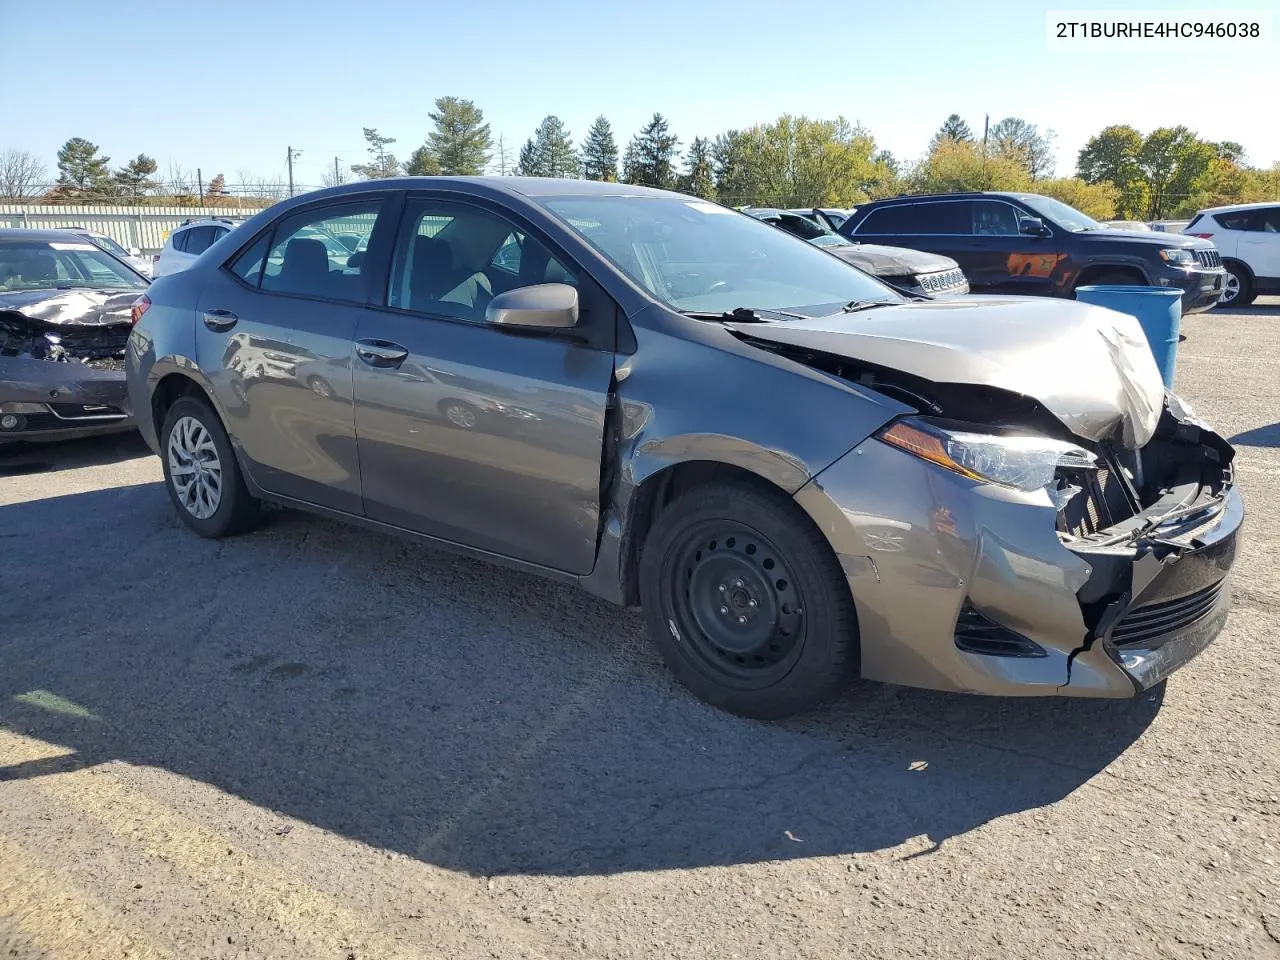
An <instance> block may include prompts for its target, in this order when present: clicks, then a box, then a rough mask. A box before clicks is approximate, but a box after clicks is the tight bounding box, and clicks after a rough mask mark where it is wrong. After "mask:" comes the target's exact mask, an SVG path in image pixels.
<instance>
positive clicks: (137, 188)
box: [59, 153, 157, 197]
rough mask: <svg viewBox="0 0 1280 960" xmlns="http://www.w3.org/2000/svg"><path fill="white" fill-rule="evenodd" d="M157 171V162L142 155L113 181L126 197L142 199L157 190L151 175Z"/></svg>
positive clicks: (131, 162)
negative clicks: (144, 195) (149, 191)
mask: <svg viewBox="0 0 1280 960" xmlns="http://www.w3.org/2000/svg"><path fill="white" fill-rule="evenodd" d="M59 166H61V164H59ZM156 170H157V166H156V162H155V160H153V159H152V158H151V157H148V156H147V155H146V154H145V153H140V154H138V155H137V156H136V157H134V158H133V159H132V160H130V161H129V162H128V163H127V164H125V165H124V166H123V167H121V168H120V169H119V170H117V171H116V172H115V176H114V178H113V179H114V180H115V182H116V186H117V187H118V188H119V189H120V192H121V193H122V194H124V196H126V197H141V196H142V195H143V194H145V193H146V192H147V191H148V190H154V189H155V186H156V182H155V181H154V180H153V179H151V175H152V174H154V173H155V172H156Z"/></svg>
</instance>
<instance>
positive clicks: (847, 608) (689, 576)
mask: <svg viewBox="0 0 1280 960" xmlns="http://www.w3.org/2000/svg"><path fill="white" fill-rule="evenodd" d="M640 592H641V602H642V605H643V607H644V612H645V617H646V620H647V621H648V625H649V633H650V636H651V637H652V639H653V641H654V643H655V644H656V645H657V646H658V648H659V650H660V651H661V652H662V655H663V658H664V659H665V660H666V662H667V665H668V666H669V667H670V668H671V671H672V673H674V674H675V675H676V677H677V679H679V680H680V681H681V682H682V683H684V684H685V686H687V687H689V688H690V689H691V690H692V691H693V692H694V693H695V694H696V695H697V696H699V697H700V698H702V699H703V700H706V701H707V702H708V703H711V704H713V705H715V706H718V707H721V708H723V709H725V710H728V711H730V712H733V713H737V714H741V715H743V716H750V717H757V718H760V719H774V718H778V717H784V716H788V715H790V714H793V713H798V712H800V711H803V710H806V709H808V708H810V707H812V706H814V705H815V704H817V703H819V702H820V701H822V700H823V699H825V698H826V697H827V696H828V695H829V694H830V693H831V692H832V691H833V690H834V689H836V688H837V687H838V686H839V685H840V684H841V683H842V682H843V681H845V680H846V679H847V678H848V677H849V676H850V675H851V674H852V673H853V672H855V670H856V664H857V644H858V637H857V625H856V618H855V616H854V611H853V602H852V597H851V596H850V594H849V588H848V585H847V583H846V582H845V579H844V575H843V571H842V570H841V568H840V565H839V563H838V562H837V560H836V557H835V554H834V553H833V552H832V550H831V547H830V545H829V544H828V543H827V541H826V539H825V538H824V537H823V536H822V534H821V533H820V532H819V531H818V529H817V528H816V527H815V526H814V525H813V523H812V521H810V519H809V517H808V516H807V515H806V514H805V513H804V511H803V510H801V509H800V508H799V507H797V506H796V504H795V503H794V502H793V501H792V499H791V498H790V497H788V496H787V495H786V494H784V493H782V491H780V490H775V489H773V488H770V487H767V486H765V485H763V484H756V483H751V482H717V483H710V484H706V485H704V486H700V487H697V488H695V489H693V490H691V491H689V492H688V493H686V494H684V495H682V496H680V497H679V498H677V499H676V500H675V501H673V502H672V503H671V504H669V505H668V506H667V507H666V508H665V509H664V510H663V512H662V513H661V514H660V515H659V517H658V519H657V521H656V522H655V523H654V525H653V528H652V529H651V530H650V532H649V535H648V537H647V538H646V540H645V544H644V549H643V551H642V553H641V559H640Z"/></svg>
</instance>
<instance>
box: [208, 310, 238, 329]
mask: <svg viewBox="0 0 1280 960" xmlns="http://www.w3.org/2000/svg"><path fill="white" fill-rule="evenodd" d="M239 319H240V318H239V317H237V316H236V315H235V314H234V313H232V312H231V311H230V310H206V311H205V312H204V325H205V326H206V327H208V328H209V329H210V330H214V331H217V332H221V331H223V330H230V329H231V328H232V327H234V326H235V325H236V321H237V320H239Z"/></svg>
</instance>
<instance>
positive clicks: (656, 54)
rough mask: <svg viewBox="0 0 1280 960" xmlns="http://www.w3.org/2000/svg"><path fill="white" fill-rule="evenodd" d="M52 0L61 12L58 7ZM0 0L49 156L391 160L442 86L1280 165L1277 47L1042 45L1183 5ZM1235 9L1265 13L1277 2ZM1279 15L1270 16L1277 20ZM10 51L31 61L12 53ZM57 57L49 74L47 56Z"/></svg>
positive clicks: (699, 122)
mask: <svg viewBox="0 0 1280 960" xmlns="http://www.w3.org/2000/svg"><path fill="white" fill-rule="evenodd" d="M55 6H56V15H55V13H54V10H55ZM55 6H50V5H49V4H47V3H43V4H41V3H36V2H34V0H0V43H2V44H3V48H4V51H5V55H4V57H3V58H2V60H0V91H4V98H3V109H2V110H0V116H2V117H3V122H2V123H0V149H4V148H6V147H17V148H21V149H27V150H32V151H35V152H36V153H38V154H39V155H40V156H41V157H42V158H44V159H45V161H46V162H47V163H48V164H49V167H50V169H51V170H52V169H53V165H54V154H55V152H56V150H57V148H58V146H59V145H60V144H61V143H62V142H63V141H65V140H66V139H67V138H68V137H72V136H82V137H86V138H88V139H89V140H92V141H93V142H94V143H97V144H98V145H99V146H100V147H101V148H102V151H103V152H104V153H106V154H108V155H110V156H111V158H112V161H113V163H123V162H124V161H125V160H126V159H128V158H129V157H132V156H134V155H136V154H137V153H139V152H146V153H148V154H150V155H152V156H154V157H155V158H156V159H157V160H158V161H159V163H160V168H161V172H162V173H163V172H164V171H165V170H166V169H167V167H168V165H169V163H170V162H176V163H178V164H181V165H182V166H183V167H185V168H188V169H194V168H195V167H200V168H201V169H202V171H203V173H204V176H205V179H206V180H207V179H208V178H209V177H211V176H213V175H214V174H215V173H222V174H224V175H225V177H226V179H227V181H228V182H235V181H237V180H238V179H239V177H238V173H239V172H240V171H252V172H253V173H254V174H255V175H257V176H261V177H277V176H282V174H283V170H284V158H285V149H286V146H288V145H292V146H294V147H295V148H298V149H301V150H302V151H303V154H302V156H301V158H300V159H299V160H298V161H297V166H296V168H295V176H296V178H297V179H298V181H299V182H300V183H304V184H309V185H311V184H318V183H319V181H320V174H321V170H322V169H323V168H324V167H325V166H326V165H328V166H329V167H332V164H333V158H334V156H338V157H341V158H342V161H343V166H344V167H345V166H346V165H347V164H349V163H352V162H358V161H361V160H363V159H364V142H363V140H362V138H361V133H360V131H361V127H364V126H370V127H377V128H378V129H379V130H380V131H381V132H382V133H383V134H385V135H387V136H393V137H396V138H397V141H398V142H397V143H396V144H395V146H393V147H392V148H391V149H392V150H393V151H395V152H396V154H397V155H398V156H399V157H400V158H401V159H404V158H405V157H407V156H408V154H409V153H410V151H411V150H412V149H413V148H414V147H415V146H417V145H418V144H420V143H421V142H422V141H423V139H424V138H425V135H426V133H427V130H428V127H429V123H430V122H429V120H428V119H427V111H428V110H429V109H430V108H431V104H432V101H433V99H434V98H435V97H437V96H440V95H444V94H453V95H457V96H461V97H466V98H470V99H472V100H474V101H476V103H477V104H478V105H479V106H480V107H481V108H482V109H483V110H484V112H485V116H486V118H487V119H488V120H489V122H490V124H491V127H492V131H493V135H494V139H495V141H496V140H497V137H498V135H499V134H502V135H503V136H504V137H505V140H506V143H507V146H508V148H509V149H510V150H511V152H512V155H513V156H514V153H515V151H516V150H517V149H518V147H519V145H520V144H521V143H523V142H524V140H525V139H526V138H527V137H528V136H529V135H530V134H531V133H532V131H533V128H534V127H535V126H536V125H537V123H538V121H539V120H540V119H541V118H542V117H543V116H544V115H546V114H548V113H554V114H557V115H558V116H560V117H561V118H562V119H563V120H564V121H565V122H566V124H567V125H568V127H569V129H570V131H571V132H572V133H573V135H574V137H575V139H578V140H580V139H581V136H582V134H583V133H585V132H586V128H587V125H588V124H589V123H590V121H591V120H592V118H594V117H595V116H596V115H597V114H601V113H603V114H604V115H605V116H607V117H608V118H609V119H610V120H611V121H612V123H613V125H614V130H615V134H616V135H617V137H618V140H619V145H620V146H622V145H624V144H625V142H626V140H627V139H628V138H629V137H630V136H631V134H632V133H634V132H635V130H636V129H638V128H639V127H640V125H641V124H642V123H643V122H644V121H646V120H647V119H648V118H649V117H650V116H651V115H652V114H653V112H654V111H655V110H656V111H661V112H662V113H663V114H665V115H666V116H667V117H668V119H669V120H670V121H671V125H672V129H673V130H674V132H675V133H676V134H677V135H678V136H679V137H680V140H681V143H682V145H683V144H687V143H688V142H689V140H691V139H692V138H693V137H694V136H695V135H704V136H712V135H714V134H716V133H718V132H720V131H722V130H725V129H727V128H730V127H740V126H744V125H749V124H752V123H756V122H763V121H768V120H770V119H772V118H774V117H776V116H777V115H778V114H780V113H783V112H790V113H794V114H807V115H809V116H812V117H824V118H826V117H835V116H836V115H840V114H843V115H844V116H845V117H847V118H848V119H850V120H852V121H857V122H861V123H862V124H864V125H865V126H866V127H867V128H868V129H869V130H870V131H871V133H872V134H873V135H874V136H875V138H876V141H877V144H878V145H879V146H881V147H884V148H887V149H889V150H892V151H893V153H894V154H895V155H897V156H900V157H903V158H906V159H914V158H916V157H917V156H919V155H920V153H922V152H923V150H924V149H925V146H926V144H927V143H928V140H929V138H930V136H931V135H932V134H933V132H934V131H935V130H936V129H937V128H938V126H939V125H940V124H941V123H942V121H943V119H944V118H945V117H946V115H947V114H949V113H951V112H957V113H959V114H961V116H963V117H964V118H965V119H966V120H967V121H968V122H969V124H970V126H971V127H972V128H973V129H974V130H975V132H977V133H978V134H979V135H980V134H981V130H982V120H983V115H984V114H990V116H991V121H992V122H993V123H994V122H995V121H996V120H998V119H999V118H1001V117H1004V116H1007V115H1011V114H1012V115H1018V116H1021V117H1024V118H1025V119H1027V120H1030V121H1032V122H1033V123H1036V124H1039V125H1040V126H1041V127H1042V128H1043V127H1049V128H1052V129H1054V130H1056V131H1057V134H1058V139H1057V155H1058V171H1059V173H1060V174H1069V173H1070V172H1072V170H1073V169H1074V166H1075V155H1076V152H1077V151H1078V150H1079V148H1080V147H1081V145H1082V144H1083V143H1084V141H1085V140H1086V139H1087V138H1088V137H1089V136H1090V135H1091V134H1093V133H1094V132H1096V131H1097V130H1098V129H1100V128H1101V127H1103V126H1104V125H1106V124H1111V123H1129V124H1133V125H1134V126H1136V127H1138V128H1139V129H1141V130H1143V131H1147V130H1149V129H1151V128H1153V127H1156V126H1162V125H1169V124H1177V123H1185V124H1187V125H1188V126H1190V127H1191V128H1192V129H1194V130H1196V131H1197V132H1198V133H1199V134H1200V135H1201V136H1204V137H1207V138H1210V139H1214V140H1228V139H1229V140H1237V141H1240V142H1241V143H1243V144H1244V146H1245V149H1246V151H1247V154H1248V158H1249V160H1250V161H1251V162H1253V163H1255V164H1258V165H1266V166H1269V165H1270V164H1272V163H1273V162H1275V161H1277V160H1280V124H1277V123H1276V122H1275V121H1276V115H1277V114H1276V110H1275V97H1276V93H1277V90H1280V45H1277V46H1273V47H1272V49H1271V50H1269V51H1267V53H1266V54H1265V55H1259V54H1257V53H1256V52H1255V53H1252V54H1250V55H1248V56H1241V55H1240V53H1238V52H1233V50H1232V47H1231V46H1230V45H1229V44H1225V43H1214V42H1206V43H1204V45H1203V47H1202V49H1201V50H1200V51H1199V52H1198V53H1195V54H1194V55H1192V56H1189V55H1187V54H1186V53H1182V52H1168V51H1163V52H1162V51H1161V49H1160V48H1159V47H1158V46H1157V45H1155V44H1150V45H1147V46H1142V47H1134V48H1132V49H1131V50H1129V51H1128V52H1126V53H1124V54H1123V55H1119V54H1114V55H1112V54H1103V53H1095V52H1082V51H1074V50H1073V51H1065V52H1056V51H1053V50H1051V49H1050V48H1049V47H1048V45H1047V43H1046V39H1045V11H1046V10H1047V9H1064V8H1065V9H1071V10H1083V9H1088V8H1095V9H1117V8H1119V9H1125V10H1139V9H1142V8H1147V9H1158V10H1170V9H1184V10H1187V11H1189V12H1194V11H1203V10H1206V9H1212V7H1213V4H1211V3H1207V2H1205V0H1200V2H1190V0H1188V2H1183V0H1157V2H1150V3H1147V2H1142V0H1112V2H1110V3H1082V2H1075V3H1073V2H1071V0H1057V2H1048V3H1041V2H1036V0H1020V2H1019V0H984V2H977V0H972V2H958V0H957V2H944V0H898V2H896V3H881V2H877V3H871V2H855V0H803V2H796V0H791V2H784V0H645V2H640V3H632V4H617V3H609V2H601V0H594V2H578V0H470V2H468V3H447V2H443V0H435V2H430V0H418V2H411V0H362V2H361V3H360V4H356V3H352V2H347V3H340V2H337V0H312V2H295V0H254V2H249V0H214V2H209V3H187V2H182V3H179V2H161V3H159V4H158V5H151V6H150V7H147V6H144V7H141V8H140V7H137V6H136V5H125V6H121V5H120V4H117V3H107V2H102V0H64V2H61V3H58V4H56V5H55ZM1228 6H1230V7H1231V8H1232V9H1250V8H1252V9H1261V10H1277V9H1278V7H1277V3H1276V0H1238V2H1232V3H1229V4H1228ZM1273 19H1274V23H1273V26H1275V27H1280V13H1277V14H1274V15H1273ZM23 51H25V52H23ZM44 60H56V61H58V63H57V66H56V67H54V68H52V69H50V70H48V71H47V72H46V71H44V70H42V69H41V61H44Z"/></svg>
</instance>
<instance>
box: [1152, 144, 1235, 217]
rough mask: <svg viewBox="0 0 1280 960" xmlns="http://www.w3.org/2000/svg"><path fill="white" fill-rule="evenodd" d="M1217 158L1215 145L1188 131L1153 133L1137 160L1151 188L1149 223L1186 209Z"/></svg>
mask: <svg viewBox="0 0 1280 960" xmlns="http://www.w3.org/2000/svg"><path fill="white" fill-rule="evenodd" d="M1216 158H1217V152H1216V150H1215V149H1214V145H1213V144H1210V143H1206V142H1205V141H1203V140H1201V139H1200V138H1199V137H1197V136H1196V135H1195V134H1194V133H1192V132H1191V131H1190V130H1189V129H1187V128H1186V127H1183V126H1178V127H1161V128H1159V129H1158V130H1152V131H1151V133H1149V134H1148V135H1147V137H1146V139H1145V140H1143V141H1142V149H1140V150H1139V151H1138V158H1137V163H1138V169H1139V170H1141V171H1142V175H1143V177H1144V178H1145V179H1146V182H1147V188H1148V201H1147V210H1146V219H1148V220H1160V219H1163V218H1164V217H1167V216H1170V215H1171V214H1172V213H1173V212H1174V210H1175V209H1176V208H1179V207H1180V206H1184V205H1185V203H1186V201H1187V200H1188V199H1189V198H1190V197H1191V196H1192V195H1193V194H1194V193H1195V190H1196V186H1197V184H1198V183H1199V181H1200V180H1201V178H1202V177H1204V176H1205V174H1207V173H1208V172H1209V168H1210V167H1211V166H1212V164H1213V161H1214V160H1215V159H1216Z"/></svg>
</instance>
